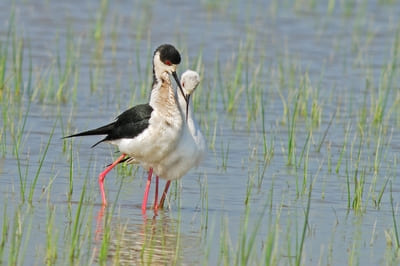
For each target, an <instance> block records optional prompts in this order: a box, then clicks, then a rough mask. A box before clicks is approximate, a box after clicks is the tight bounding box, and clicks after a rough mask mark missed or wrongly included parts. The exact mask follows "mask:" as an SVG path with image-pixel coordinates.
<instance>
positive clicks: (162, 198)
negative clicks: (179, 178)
mask: <svg viewBox="0 0 400 266" xmlns="http://www.w3.org/2000/svg"><path fill="white" fill-rule="evenodd" d="M170 184H171V180H168V181H167V183H166V184H165V188H164V192H163V194H162V197H161V200H160V204H159V206H158V207H159V208H161V209H162V208H164V201H165V197H166V196H167V192H168V188H169V185H170Z"/></svg>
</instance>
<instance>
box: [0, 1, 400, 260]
mask: <svg viewBox="0 0 400 266" xmlns="http://www.w3.org/2000/svg"><path fill="white" fill-rule="evenodd" d="M98 2H99V1H83V2H82V1H64V2H63V3H62V2H57V1H56V2H52V1H34V3H32V2H30V1H18V0H17V1H3V2H2V3H0V23H1V24H0V25H2V26H1V27H0V40H2V44H3V45H2V47H4V45H5V41H6V40H7V32H8V29H9V25H10V23H11V25H15V32H16V33H15V36H16V39H17V40H21V39H23V41H24V42H23V49H24V52H23V56H24V60H23V64H22V74H23V83H24V86H25V89H24V90H22V93H21V94H20V95H19V96H18V95H15V94H13V93H10V94H8V93H7V92H6V91H7V90H5V89H3V90H2V91H0V93H2V116H1V118H0V119H1V121H2V126H1V131H0V133H1V134H0V138H1V142H2V144H1V151H2V157H1V159H0V183H1V186H0V191H1V193H2V196H1V197H0V206H1V208H2V209H1V210H0V211H1V213H3V214H4V215H3V217H5V218H4V219H0V225H1V227H0V228H2V232H3V234H4V231H8V236H6V237H4V236H3V237H2V241H4V243H5V246H4V251H3V252H0V255H1V256H2V257H0V260H1V261H3V262H12V258H13V257H17V258H18V264H26V265H31V264H32V262H34V263H35V264H39V265H40V264H42V263H43V262H45V261H46V260H48V258H47V257H46V256H48V254H50V253H49V250H50V249H49V245H50V246H52V245H54V243H56V247H55V250H56V252H57V262H58V263H60V262H73V263H78V262H79V263H80V264H92V263H94V264H95V263H98V262H99V261H102V260H104V258H102V257H101V256H102V255H101V252H100V251H99V250H101V249H102V247H103V249H105V250H108V253H106V255H105V256H106V258H107V259H105V260H106V261H108V262H109V263H117V262H120V263H121V264H132V263H143V264H146V263H153V264H165V263H166V264H174V263H177V264H187V265H193V264H201V263H205V264H210V265H215V264H235V263H238V264H240V263H244V262H245V261H244V260H241V259H243V254H242V253H241V252H243V250H246V249H247V248H249V250H250V255H249V258H250V260H249V261H247V262H249V263H251V264H256V263H259V264H265V263H266V262H267V261H269V262H272V264H279V265H286V264H295V259H296V258H295V257H296V255H297V254H298V253H297V251H298V248H299V243H300V239H301V235H302V230H303V225H304V222H305V213H306V207H307V199H308V195H309V194H308V192H309V188H310V184H312V189H311V201H310V213H309V217H308V226H307V230H306V234H305V240H304V248H303V251H302V260H301V264H303V265H319V264H322V265H326V264H330V265H343V264H361V265H378V264H386V265H396V264H397V263H399V257H398V249H397V248H395V245H396V242H395V232H394V222H393V212H392V207H391V200H390V197H391V191H392V196H393V204H394V208H395V218H397V221H398V220H400V219H399V218H398V214H397V206H398V203H399V197H398V191H400V186H399V185H400V184H399V180H398V179H397V178H396V177H397V175H398V173H399V170H398V166H397V161H398V155H397V154H398V153H397V152H398V149H399V147H400V142H399V141H400V135H399V130H398V128H399V122H400V120H399V114H400V112H399V111H400V109H399V108H400V106H399V103H400V101H399V98H400V94H399V90H398V88H399V78H398V77H399V71H398V69H397V67H398V65H399V55H398V54H397V52H396V51H397V50H398V49H399V48H400V47H399V44H398V43H397V42H396V36H399V33H400V28H399V22H400V21H399V16H398V14H400V4H398V3H397V2H395V1H393V3H391V1H369V2H368V1H359V2H356V1H329V2H330V3H334V6H333V7H332V8H330V7H329V6H328V3H314V2H313V1H294V2H292V1H283V2H282V1H252V2H246V3H245V2H243V1H235V0H232V1H220V2H217V3H213V2H212V1H210V2H208V1H199V2H198V3H186V2H185V3H182V2H181V1H168V2H167V3H165V1H151V2H146V3H141V2H140V1H123V0H118V1H113V2H112V3H108V7H107V8H106V9H104V10H105V11H103V18H101V16H102V15H101V14H102V12H101V6H100V4H99V3H98ZM103 2H104V3H106V2H107V1H103ZM315 2H317V1H315ZM326 2H328V1H326ZM314 5H315V6H314ZM10 10H14V22H12V21H11V15H10V14H11V12H10ZM96 24H97V25H101V26H100V27H97V28H96ZM397 38H398V37H397ZM397 41H398V40H397ZM162 43H173V44H175V46H176V47H177V48H178V49H179V50H180V51H181V54H182V58H183V62H182V64H181V66H180V67H179V71H178V72H179V73H183V71H184V70H185V69H187V68H192V69H196V70H198V71H200V74H201V76H202V81H201V84H200V87H199V88H198V89H197V90H196V92H195V95H194V98H195V99H194V102H195V110H196V115H197V119H198V120H199V121H200V124H201V126H202V129H203V132H204V133H205V135H206V137H207V142H208V152H207V156H206V158H205V160H204V162H203V163H202V164H201V165H200V167H199V168H198V169H193V170H192V171H190V172H189V173H188V174H187V175H186V176H185V177H184V178H183V179H182V180H181V181H179V182H178V183H177V184H174V185H173V186H172V188H171V191H170V202H169V203H170V205H169V208H167V209H166V210H164V211H161V212H160V213H159V215H158V216H157V217H153V212H152V210H148V211H147V217H143V216H142V214H141V210H140V203H141V200H142V196H143V189H144V185H145V181H146V173H145V172H144V171H143V170H142V169H140V168H136V167H121V168H119V169H118V171H115V170H114V171H113V172H111V173H110V174H109V175H108V176H107V179H106V185H105V186H106V192H107V196H108V199H109V201H110V202H111V206H110V208H109V209H106V210H102V208H101V207H100V202H101V198H100V193H99V191H98V187H97V175H98V174H99V172H100V171H101V170H102V169H103V168H104V166H106V165H107V164H109V163H110V162H111V161H112V160H113V159H114V158H115V157H116V156H117V154H116V153H115V150H114V149H113V148H112V147H110V146H108V145H106V144H102V145H99V146H98V147H96V148H95V149H90V146H91V145H92V144H94V143H95V142H96V141H97V140H98V139H97V138H96V137H93V138H90V137H88V138H80V139H75V140H73V141H70V140H67V141H65V140H62V139H61V137H62V136H64V135H67V134H69V133H72V132H76V131H83V130H86V129H89V128H94V127H97V126H100V125H103V124H105V123H108V122H110V121H112V120H113V118H115V117H116V116H117V115H118V114H119V113H120V112H121V111H123V110H125V109H127V108H129V107H130V106H132V105H135V104H139V103H143V102H146V101H147V100H148V96H149V88H150V82H151V74H150V71H151V69H150V67H151V63H150V62H151V56H152V53H153V50H154V49H155V48H156V47H157V46H158V45H159V44H162ZM12 46H13V43H12V42H11V40H10V41H9V44H8V47H9V57H8V61H7V62H8V63H7V72H6V77H7V78H8V80H9V81H8V83H7V85H8V87H10V90H11V91H13V90H12V87H13V85H12V84H13V82H14V77H15V75H14V74H13V70H12V66H13V60H12V56H11V54H12V48H11V47H12ZM13 47H15V46H13ZM199 57H200V58H201V61H200V63H199V64H197V59H198V58H199ZM238 58H239V59H240V58H241V60H242V64H240V63H238V60H239V59H238ZM30 61H31V65H32V68H31V69H30ZM68 62H71V64H72V66H73V67H70V66H69V65H68ZM197 67H199V68H198V69H197ZM64 69H67V70H69V71H70V72H68V71H66V72H64ZM238 69H240V72H241V73H242V74H241V75H239V76H238V75H236V72H237V71H238ZM389 70H390V71H389ZM29 73H32V82H31V84H32V86H31V88H30V90H28V89H27V87H28V84H29ZM65 73H66V74H65ZM63 75H66V76H67V82H66V86H65V89H64V90H65V93H64V94H63V97H62V99H57V97H56V96H55V95H56V92H57V89H58V87H59V84H60V82H61V80H62V76H63ZM235 79H237V80H238V81H237V82H236V83H234V80H235ZM386 91H388V92H387V93H386ZM230 93H234V96H233V97H232V99H234V100H231V102H230V100H228V99H229V94H230ZM235 95H236V96H235ZM297 95H299V99H300V100H299V104H298V105H296V97H297ZM379 102H381V104H380V105H379V104H378V103H379ZM230 103H232V105H231V108H232V109H231V110H230V111H228V106H229V104H230ZM261 105H262V106H263V108H261ZM296 106H297V108H298V109H296ZM313 106H314V107H315V108H316V109H315V110H317V111H318V110H319V113H318V112H317V115H316V117H317V118H316V119H314V120H313V119H312V114H313V113H312V108H313ZM379 106H384V107H383V118H382V120H381V121H377V122H374V115H375V114H376V113H377V110H378V109H379ZM262 110H264V123H262V119H263V118H262V115H261V113H262ZM295 110H297V111H298V112H299V113H298V114H299V115H298V117H297V118H296V121H295V126H294V131H293V132H294V133H293V134H294V139H295V150H294V154H295V156H294V157H293V160H291V162H293V164H292V165H288V161H289V160H288V150H289V148H288V142H289V141H288V139H289V134H290V131H291V125H292V114H293V112H295ZM287 112H289V113H287ZM25 117H26V123H25V125H24V121H25V120H24V118H25ZM318 117H319V118H318ZM263 124H264V129H263ZM53 127H54V134H53V135H51V133H50V132H51V131H52V129H53ZM21 129H23V133H22V135H21V142H20V143H21V144H19V146H18V147H17V148H16V143H17V141H16V140H17V139H18V137H19V135H18V130H21ZM49 139H50V144H49V148H48V150H47V153H45V150H46V149H45V148H46V144H47V143H48V141H49ZM264 142H265V143H266V147H267V150H268V151H270V152H271V155H270V160H267V161H265V159H264V155H263V153H264ZM343 147H345V149H343ZM71 149H72V150H71ZM16 150H18V152H17V153H16ZM44 154H46V156H45V158H44V160H43V165H41V161H42V157H43V155H44ZM71 154H72V158H73V160H72V163H71V159H70V158H71ZM377 154H378V155H377ZM17 155H18V156H17ZM71 169H72V170H71ZM336 170H337V171H336ZM37 173H38V174H37ZM71 174H72V176H73V178H72V179H70V175H71ZM21 176H22V181H21V178H20V177H21ZM36 176H37V183H36V185H34V189H33V201H32V204H28V203H26V201H24V200H23V199H24V197H23V196H22V194H23V193H22V191H23V189H22V190H21V184H22V187H24V183H26V187H25V195H26V196H25V199H26V198H28V196H27V195H28V194H29V191H30V188H31V186H32V183H33V182H34V180H35V177H36ZM25 177H26V181H25ZM305 177H306V178H305ZM355 177H356V178H355ZM362 178H364V182H365V184H364V186H363V188H364V189H363V191H362V197H361V199H362V200H361V201H362V203H361V208H360V209H358V210H356V209H354V208H352V207H351V206H352V203H353V202H354V198H355V195H356V193H355V184H356V182H362ZM71 180H72V181H71ZM360 180H361V181H360ZM387 180H388V182H387ZM347 181H349V187H348V186H347V184H348V183H347ZM386 182H387V184H386V186H385V185H384V184H385V183H386ZM161 185H163V183H162V184H161ZM70 188H72V193H70V192H69V191H70ZM348 189H350V208H349V207H348V202H349V201H348V195H349V194H348ZM381 190H382V191H383V192H382V197H381V199H380V204H379V205H377V204H375V203H374V202H376V201H378V198H379V195H380V192H381ZM82 192H84V193H85V194H84V200H83V203H82V204H79V202H80V197H81V194H82ZM150 195H151V196H152V191H151V193H150ZM151 202H152V198H150V203H151ZM80 207H81V208H82V210H81V213H80V216H79V219H78V221H80V222H81V223H80V227H79V230H78V235H79V236H81V238H79V240H78V243H79V252H78V253H74V254H73V255H72V256H71V255H70V250H71V246H73V245H76V243H75V244H74V243H73V241H72V240H71V235H72V234H73V232H74V229H73V228H74V222H75V220H76V219H77V217H78V216H77V213H78V211H79V209H80ZM246 211H249V212H250V214H249V219H248V221H247V220H246ZM52 213H53V214H54V221H53V222H52V223H49V217H51V214H52ZM108 217H109V219H108ZM246 223H247V227H246V226H245V225H246ZM257 223H260V226H259V227H257ZM49 224H50V225H49ZM4 228H6V229H4ZM21 232H22V233H21ZM49 232H50V233H49ZM253 232H255V239H254V242H252V241H251V240H250V239H251V236H252V234H253ZM107 234H108V235H107ZM20 235H21V238H19V237H18V236H20ZM273 235H274V236H275V238H274V240H273V241H272V243H274V245H273V246H274V249H273V252H272V254H273V256H272V257H273V258H272V259H271V260H269V259H266V257H267V256H266V254H265V252H266V251H265V250H264V247H265V246H266V245H267V243H268V240H269V239H270V237H272V236H273ZM243 236H246V237H247V240H246V241H247V244H245V245H244V246H245V248H244V249H242V246H241V245H242V244H243V243H246V242H244V241H243ZM18 239H20V244H19V245H18V244H15V243H18ZM49 239H50V240H49ZM49 243H50V244H49ZM250 243H254V245H253V246H251V244H250ZM15 246H17V247H18V248H17V250H18V252H19V254H20V255H17V256H15ZM250 246H251V248H250ZM1 250H2V249H0V251H1ZM75 252H76V251H75ZM13 254H14V255H13ZM236 256H239V257H240V256H242V257H240V258H241V259H238V258H237V257H236Z"/></svg>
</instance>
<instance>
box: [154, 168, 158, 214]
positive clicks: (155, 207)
mask: <svg viewBox="0 0 400 266" xmlns="http://www.w3.org/2000/svg"><path fill="white" fill-rule="evenodd" d="M158 181H159V180H158V176H156V195H155V196H154V212H157V209H158V205H157V202H158Z"/></svg>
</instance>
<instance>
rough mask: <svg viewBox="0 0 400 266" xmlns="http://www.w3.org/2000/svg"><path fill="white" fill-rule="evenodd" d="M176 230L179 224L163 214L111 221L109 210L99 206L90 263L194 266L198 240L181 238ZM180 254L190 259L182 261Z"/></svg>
mask: <svg viewBox="0 0 400 266" xmlns="http://www.w3.org/2000/svg"><path fill="white" fill-rule="evenodd" d="M104 228H105V229H104ZM180 230H181V229H180V222H179V220H176V219H173V218H171V217H169V216H168V213H167V212H165V211H160V212H159V213H158V215H157V216H156V215H154V216H153V217H151V218H148V217H146V216H141V220H136V221H132V219H129V218H126V219H125V218H121V217H113V216H112V209H110V208H106V207H105V206H103V207H101V208H100V210H99V213H98V216H97V226H96V234H95V243H94V246H95V247H94V252H93V257H92V258H93V261H94V262H97V263H99V262H100V263H104V262H105V263H106V264H107V265H109V264H110V263H111V264H121V265H143V264H144V265H171V264H181V263H183V261H185V262H184V264H186V263H189V264H192V263H195V260H196V259H199V258H200V254H197V253H199V252H198V248H196V246H197V247H198V245H199V243H200V239H197V237H195V235H192V236H185V235H184V234H182V232H181V231H180ZM197 235H198V234H197ZM183 250H184V252H183ZM196 250H197V251H196ZM183 253H186V254H190V258H183V257H182V255H183ZM196 254H197V256H196ZM187 260H190V262H188V261H187Z"/></svg>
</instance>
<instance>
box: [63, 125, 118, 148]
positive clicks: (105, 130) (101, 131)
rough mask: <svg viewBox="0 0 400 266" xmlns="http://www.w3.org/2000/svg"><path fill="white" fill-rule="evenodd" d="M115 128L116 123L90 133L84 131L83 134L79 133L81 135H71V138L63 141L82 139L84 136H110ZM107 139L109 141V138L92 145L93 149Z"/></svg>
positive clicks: (92, 130)
mask: <svg viewBox="0 0 400 266" xmlns="http://www.w3.org/2000/svg"><path fill="white" fill-rule="evenodd" d="M113 128H114V123H111V124H108V125H105V126H102V127H99V128H96V129H91V130H88V131H83V132H79V133H76V134H73V135H69V136H66V137H63V139H67V138H74V137H82V136H93V135H108V134H110V132H111V131H112V129H113ZM106 139H107V137H105V138H104V139H102V140H100V141H98V142H96V143H95V144H93V145H92V148H93V147H95V146H97V145H98V144H100V143H101V142H103V141H105V140H106Z"/></svg>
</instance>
